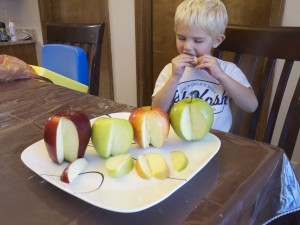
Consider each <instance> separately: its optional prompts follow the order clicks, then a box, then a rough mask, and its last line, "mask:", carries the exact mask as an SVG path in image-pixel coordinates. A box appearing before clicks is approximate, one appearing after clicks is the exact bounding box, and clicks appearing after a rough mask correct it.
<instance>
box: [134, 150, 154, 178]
mask: <svg viewBox="0 0 300 225" xmlns="http://www.w3.org/2000/svg"><path fill="white" fill-rule="evenodd" d="M135 170H136V172H137V174H138V175H139V176H140V177H142V178H144V179H149V178H151V176H152V174H151V169H150V165H149V162H148V160H147V159H146V157H145V156H144V155H139V156H138V158H137V160H136V163H135Z"/></svg>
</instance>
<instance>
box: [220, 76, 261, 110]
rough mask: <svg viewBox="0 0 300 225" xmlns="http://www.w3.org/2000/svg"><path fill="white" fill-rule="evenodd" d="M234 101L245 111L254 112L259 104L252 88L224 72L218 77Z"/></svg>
mask: <svg viewBox="0 0 300 225" xmlns="http://www.w3.org/2000/svg"><path fill="white" fill-rule="evenodd" d="M218 80H219V81H220V83H221V84H222V85H223V87H224V88H225V90H226V91H227V93H228V95H229V96H230V97H231V98H232V100H233V101H234V103H235V104H236V105H237V106H239V107H240V108H241V109H242V110H244V111H245V112H254V111H255V110H256V108H257V106H258V102H257V98H256V96H255V94H254V92H253V90H252V89H251V88H247V87H245V86H244V85H242V84H240V83H239V82H237V81H236V80H234V79H232V78H231V77H230V76H228V75H227V74H225V73H224V72H223V74H222V75H221V76H220V77H219V79H218Z"/></svg>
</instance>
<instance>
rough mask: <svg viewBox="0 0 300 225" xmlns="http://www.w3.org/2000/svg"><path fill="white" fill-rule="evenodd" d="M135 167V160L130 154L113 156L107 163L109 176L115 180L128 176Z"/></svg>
mask: <svg viewBox="0 0 300 225" xmlns="http://www.w3.org/2000/svg"><path fill="white" fill-rule="evenodd" d="M133 166H134V162H133V159H132V157H131V155H130V154H128V153H125V154H120V155H116V156H112V157H110V158H108V159H107V160H106V162H105V168H106V169H107V172H108V174H109V175H110V176H111V177H115V178H117V177H122V176H124V175H126V174H127V173H129V172H130V171H131V170H132V168H133Z"/></svg>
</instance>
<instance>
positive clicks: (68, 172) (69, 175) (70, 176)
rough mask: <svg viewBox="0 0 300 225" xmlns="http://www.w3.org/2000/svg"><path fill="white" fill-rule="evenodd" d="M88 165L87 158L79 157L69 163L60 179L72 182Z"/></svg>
mask: <svg viewBox="0 0 300 225" xmlns="http://www.w3.org/2000/svg"><path fill="white" fill-rule="evenodd" d="M87 165H88V161H87V160H86V159H85V158H79V159H76V160H75V161H73V162H72V163H71V164H69V165H68V166H67V167H66V168H65V169H64V171H63V172H62V174H61V176H60V180H61V181H62V182H65V183H71V182H72V181H73V180H74V179H75V178H76V177H77V176H78V175H79V174H80V173H81V172H82V171H83V170H84V168H85V167H86V166H87Z"/></svg>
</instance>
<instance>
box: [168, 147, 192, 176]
mask: <svg viewBox="0 0 300 225" xmlns="http://www.w3.org/2000/svg"><path fill="white" fill-rule="evenodd" d="M170 154H171V158H170V161H171V165H172V167H173V169H174V170H175V171H177V172H180V171H182V170H184V169H185V168H186V167H187V165H188V164H189V159H188V158H187V156H186V155H185V154H184V153H183V152H180V151H173V152H171V153H170Z"/></svg>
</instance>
